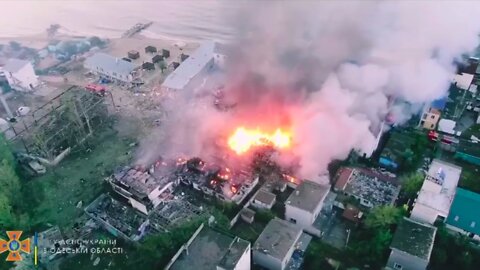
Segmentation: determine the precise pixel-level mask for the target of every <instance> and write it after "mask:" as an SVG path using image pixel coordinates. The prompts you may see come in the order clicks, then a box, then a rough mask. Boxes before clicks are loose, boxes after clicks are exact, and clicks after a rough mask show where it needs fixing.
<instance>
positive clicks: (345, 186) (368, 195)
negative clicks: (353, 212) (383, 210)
mask: <svg viewBox="0 0 480 270" xmlns="http://www.w3.org/2000/svg"><path fill="white" fill-rule="evenodd" d="M334 190H335V191H336V192H338V193H343V194H345V195H347V196H353V197H354V198H356V199H358V200H359V201H360V204H361V205H363V206H365V207H367V208H372V207H377V206H382V205H392V204H394V202H395V201H396V199H397V197H398V195H399V193H400V185H399V184H398V183H397V180H396V179H395V178H391V177H389V176H386V175H383V174H380V173H377V172H374V171H372V170H368V169H363V168H350V167H345V168H342V169H341V170H340V171H339V173H338V175H337V180H336V183H335V186H334Z"/></svg>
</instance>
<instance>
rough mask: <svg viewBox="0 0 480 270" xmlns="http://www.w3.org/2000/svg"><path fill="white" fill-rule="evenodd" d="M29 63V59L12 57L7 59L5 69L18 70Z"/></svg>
mask: <svg viewBox="0 0 480 270" xmlns="http://www.w3.org/2000/svg"><path fill="white" fill-rule="evenodd" d="M29 63H30V62H29V61H27V60H21V59H15V58H12V59H9V60H8V61H7V63H6V64H5V66H4V67H3V69H4V70H6V71H10V72H17V71H19V70H20V69H21V68H23V67H24V66H25V65H28V64H29Z"/></svg>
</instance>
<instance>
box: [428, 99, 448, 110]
mask: <svg viewBox="0 0 480 270" xmlns="http://www.w3.org/2000/svg"><path fill="white" fill-rule="evenodd" d="M446 104H447V97H444V98H441V99H437V100H434V101H433V102H432V104H431V106H432V108H434V109H437V110H443V109H444V108H445V105H446Z"/></svg>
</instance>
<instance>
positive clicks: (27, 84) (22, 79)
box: [0, 58, 39, 91]
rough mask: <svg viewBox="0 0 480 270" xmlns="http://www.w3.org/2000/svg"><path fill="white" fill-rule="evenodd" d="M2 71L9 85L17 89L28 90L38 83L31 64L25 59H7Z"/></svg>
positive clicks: (0, 72)
mask: <svg viewBox="0 0 480 270" xmlns="http://www.w3.org/2000/svg"><path fill="white" fill-rule="evenodd" d="M2 73H3V76H5V78H6V80H7V82H8V84H9V85H10V87H11V88H13V89H15V90H17V91H30V90H33V89H34V88H35V87H37V86H38V85H39V81H38V76H37V75H36V74H35V70H34V69H33V65H32V63H30V62H29V61H27V60H21V59H13V58H12V59H9V60H8V61H7V63H6V64H5V66H4V67H3V70H2V71H0V74H2Z"/></svg>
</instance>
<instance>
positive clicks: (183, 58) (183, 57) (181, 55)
mask: <svg viewBox="0 0 480 270" xmlns="http://www.w3.org/2000/svg"><path fill="white" fill-rule="evenodd" d="M187 58H188V54H184V53H182V54H180V61H181V62H183V61H185V60H187Z"/></svg>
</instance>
